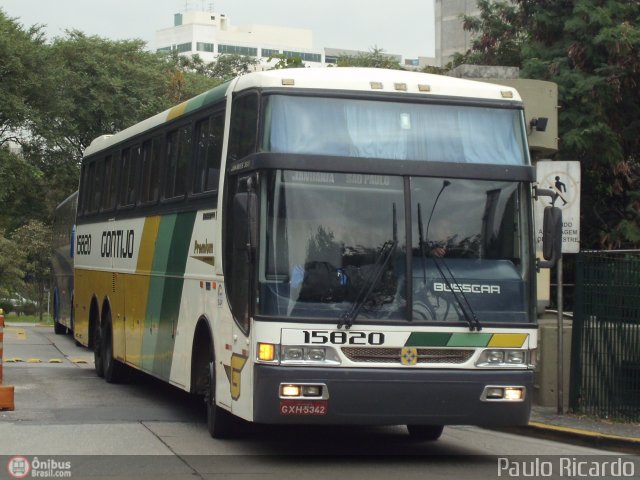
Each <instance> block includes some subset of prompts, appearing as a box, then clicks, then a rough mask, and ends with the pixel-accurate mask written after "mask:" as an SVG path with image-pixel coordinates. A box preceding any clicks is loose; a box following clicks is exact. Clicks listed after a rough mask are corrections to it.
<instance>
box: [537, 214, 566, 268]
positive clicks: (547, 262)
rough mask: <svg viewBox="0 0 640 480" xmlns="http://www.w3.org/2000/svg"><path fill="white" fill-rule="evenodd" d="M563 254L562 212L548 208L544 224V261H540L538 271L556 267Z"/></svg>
mask: <svg viewBox="0 0 640 480" xmlns="http://www.w3.org/2000/svg"><path fill="white" fill-rule="evenodd" d="M561 254H562V210H560V209H559V208H558V207H546V208H545V209H544V221H543V224H542V255H543V257H544V260H539V261H538V269H540V268H552V267H554V266H555V264H556V263H557V261H558V259H559V258H560V255H561Z"/></svg>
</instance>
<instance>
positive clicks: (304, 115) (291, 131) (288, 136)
mask: <svg viewBox="0 0 640 480" xmlns="http://www.w3.org/2000/svg"><path fill="white" fill-rule="evenodd" d="M522 118H523V117H522V111H521V110H518V109H513V108H494V107H485V106H468V105H451V104H449V105H439V104H433V103H405V102H393V101H379V100H378V101H373V100H358V99H344V98H340V99H338V98H321V97H304V96H285V95H270V96H268V97H267V104H266V115H265V125H264V129H263V132H264V133H263V139H262V149H263V151H268V152H274V153H295V154H315V155H330V156H342V157H363V158H384V159H389V160H415V161H433V162H455V163H481V164H497V165H527V164H529V157H528V154H527V148H526V141H525V137H524V135H523V119H522Z"/></svg>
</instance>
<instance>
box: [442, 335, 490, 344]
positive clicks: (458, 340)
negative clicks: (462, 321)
mask: <svg viewBox="0 0 640 480" xmlns="http://www.w3.org/2000/svg"><path fill="white" fill-rule="evenodd" d="M492 336H493V334H491V333H454V334H453V335H451V338H450V339H449V343H447V347H486V346H487V345H488V344H489V341H490V340H491V337H492Z"/></svg>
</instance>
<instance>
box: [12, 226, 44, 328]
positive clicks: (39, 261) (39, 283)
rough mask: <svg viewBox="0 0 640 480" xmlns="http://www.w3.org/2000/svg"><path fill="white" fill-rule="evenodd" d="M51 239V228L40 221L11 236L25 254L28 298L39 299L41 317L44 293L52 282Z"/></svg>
mask: <svg viewBox="0 0 640 480" xmlns="http://www.w3.org/2000/svg"><path fill="white" fill-rule="evenodd" d="M51 237H52V232H51V227H49V226H47V225H45V224H44V223H42V222H40V221H38V220H32V221H30V222H29V223H27V224H26V225H23V226H22V227H20V228H18V229H17V230H16V231H15V232H13V234H12V235H11V240H13V241H14V242H15V244H16V245H20V250H21V251H22V252H23V254H24V258H25V262H24V264H23V271H24V280H25V283H26V284H27V286H28V287H30V288H29V289H28V290H27V291H26V293H27V296H29V297H35V298H37V299H38V305H39V306H40V315H41V316H42V313H43V310H42V307H43V304H44V301H43V300H44V292H45V289H46V287H47V286H48V285H49V284H50V281H51V254H52V246H51ZM32 294H33V295H32Z"/></svg>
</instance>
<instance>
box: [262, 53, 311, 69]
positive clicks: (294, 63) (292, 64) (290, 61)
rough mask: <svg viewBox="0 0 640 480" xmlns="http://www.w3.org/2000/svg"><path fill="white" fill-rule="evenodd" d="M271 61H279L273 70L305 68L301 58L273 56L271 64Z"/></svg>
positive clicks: (282, 55) (270, 58)
mask: <svg viewBox="0 0 640 480" xmlns="http://www.w3.org/2000/svg"><path fill="white" fill-rule="evenodd" d="M271 60H278V61H277V62H276V64H275V65H274V66H273V70H282V69H285V68H305V65H304V62H303V61H302V58H300V57H288V56H286V55H284V54H281V53H279V54H277V55H272V56H270V57H269V60H268V61H269V62H271Z"/></svg>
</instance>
